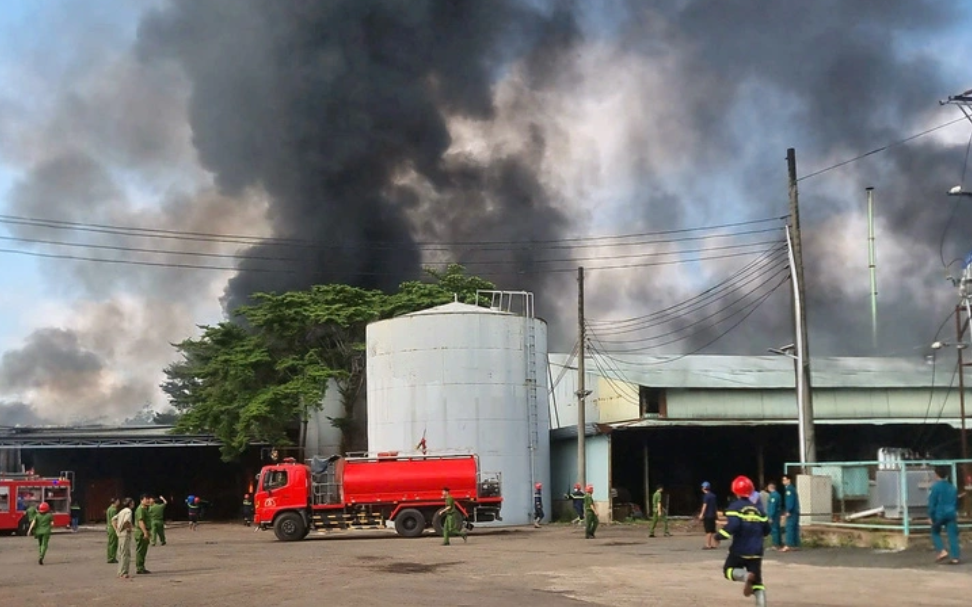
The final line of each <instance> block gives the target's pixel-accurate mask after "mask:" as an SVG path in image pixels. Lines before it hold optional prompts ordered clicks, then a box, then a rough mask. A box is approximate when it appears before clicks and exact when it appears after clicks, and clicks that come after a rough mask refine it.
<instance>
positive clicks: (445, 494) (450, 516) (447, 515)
mask: <svg viewBox="0 0 972 607" xmlns="http://www.w3.org/2000/svg"><path fill="white" fill-rule="evenodd" d="M442 498H443V499H444V500H445V512H444V513H443V514H442V545H443V546H448V545H449V536H450V535H456V534H457V533H458V534H459V535H460V536H461V537H462V541H463V542H465V541H466V530H465V529H460V523H459V509H458V508H456V500H454V499H453V498H452V494H450V493H449V488H448V487H443V488H442Z"/></svg>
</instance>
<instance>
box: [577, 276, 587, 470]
mask: <svg viewBox="0 0 972 607" xmlns="http://www.w3.org/2000/svg"><path fill="white" fill-rule="evenodd" d="M586 340H587V331H585V329H584V268H583V267H580V268H577V348H578V349H577V482H578V483H580V486H581V488H585V487H587V452H586V451H585V449H586V445H585V440H584V439H585V436H584V435H585V434H586V427H587V421H586V420H585V419H584V417H585V416H584V408H585V406H586V405H585V403H586V400H587V390H586V386H585V385H584V380H585V377H584V374H585V372H586V370H585V368H584V356H585V355H586V350H587V349H586V348H585V347H584V342H585V341H586Z"/></svg>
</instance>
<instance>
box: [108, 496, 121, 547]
mask: <svg viewBox="0 0 972 607" xmlns="http://www.w3.org/2000/svg"><path fill="white" fill-rule="evenodd" d="M120 503H121V500H119V499H118V498H117V497H114V498H112V499H111V504H109V505H108V509H107V510H105V533H107V534H108V562H109V563H117V562H118V533H116V532H115V527H114V526H113V525H112V524H111V519H113V518H115V515H116V514H118V506H119V504H120Z"/></svg>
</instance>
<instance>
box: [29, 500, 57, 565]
mask: <svg viewBox="0 0 972 607" xmlns="http://www.w3.org/2000/svg"><path fill="white" fill-rule="evenodd" d="M32 524H33V525H34V531H33V533H34V537H35V538H37V556H38V557H39V558H38V559H37V562H38V564H41V565H43V564H44V557H45V556H46V555H47V546H48V544H50V541H51V532H52V531H53V529H54V513H53V512H38V513H37V514H35V515H34V522H33V523H32Z"/></svg>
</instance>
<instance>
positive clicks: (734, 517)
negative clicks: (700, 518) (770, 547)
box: [716, 499, 770, 606]
mask: <svg viewBox="0 0 972 607" xmlns="http://www.w3.org/2000/svg"><path fill="white" fill-rule="evenodd" d="M769 532H770V525H769V519H768V518H767V517H766V515H765V514H764V513H763V510H762V508H760V506H759V505H757V504H754V503H752V502H751V501H750V500H748V499H737V500H735V501H734V502H732V503H731V504H729V509H728V510H726V525H725V526H724V527H723V528H722V529H720V530H719V533H717V534H716V539H717V540H726V539H732V545H731V546H730V547H729V556H727V557H726V562H725V564H723V566H722V570H723V572H724V573H725V576H726V579H727V580H729V581H731V582H746V583H747V591H751V592H752V594H753V595H754V596H755V599H756V604H757V605H759V606H764V605H766V587H765V586H764V585H763V538H765V537H766V536H767V535H769ZM748 574H752V575H753V576H754V577H753V578H748ZM747 578H748V581H747ZM747 596H748V595H747Z"/></svg>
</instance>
